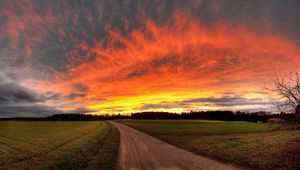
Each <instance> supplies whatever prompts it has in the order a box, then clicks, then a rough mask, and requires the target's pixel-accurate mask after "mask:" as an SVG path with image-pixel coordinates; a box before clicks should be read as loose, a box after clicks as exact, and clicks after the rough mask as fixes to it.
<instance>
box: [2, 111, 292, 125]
mask: <svg viewBox="0 0 300 170" xmlns="http://www.w3.org/2000/svg"><path fill="white" fill-rule="evenodd" d="M294 117H295V114H287V113H280V114H270V113H268V112H264V111H260V112H253V113H249V112H241V111H236V112H234V111H226V110H224V111H222V110H219V111H191V112H188V113H170V112H139V113H132V114H131V115H130V116H128V115H121V114H117V115H91V114H78V113H67V114H55V115H52V116H49V117H46V118H28V117H18V118H5V119H0V120H28V121H98V120H114V119H206V120H222V121H248V122H258V121H261V122H267V120H268V119H270V118H280V119H284V120H287V121H291V120H294Z"/></svg>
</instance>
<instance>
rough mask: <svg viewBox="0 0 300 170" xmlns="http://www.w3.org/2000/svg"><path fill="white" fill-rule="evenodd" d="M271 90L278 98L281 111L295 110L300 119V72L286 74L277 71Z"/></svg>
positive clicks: (297, 117)
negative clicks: (282, 74) (279, 73)
mask: <svg viewBox="0 0 300 170" xmlns="http://www.w3.org/2000/svg"><path fill="white" fill-rule="evenodd" d="M270 90H271V91H272V93H273V94H275V95H276V97H277V99H278V102H277V103H276V106H277V108H278V109H279V110H280V111H293V112H294V113H295V117H296V119H297V120H300V72H298V71H296V72H292V73H290V74H288V75H284V76H278V74H277V73H276V74H275V79H274V80H273V88H271V89H270Z"/></svg>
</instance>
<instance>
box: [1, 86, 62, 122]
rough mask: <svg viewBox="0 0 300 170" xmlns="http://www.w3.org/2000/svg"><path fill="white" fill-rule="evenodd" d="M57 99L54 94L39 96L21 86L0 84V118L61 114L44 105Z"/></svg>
mask: <svg viewBox="0 0 300 170" xmlns="http://www.w3.org/2000/svg"><path fill="white" fill-rule="evenodd" d="M57 97H58V96H57V95H56V94H54V93H50V92H49V93H47V94H38V93H36V92H34V91H32V90H30V89H28V88H25V87H22V86H21V85H17V84H14V83H4V84H3V83H2V82H0V117H28V116H30V117H44V116H48V115H52V114H55V113H60V112H61V111H59V110H58V109H55V108H53V107H50V106H47V105H45V104H44V103H45V102H46V100H52V99H53V98H57Z"/></svg>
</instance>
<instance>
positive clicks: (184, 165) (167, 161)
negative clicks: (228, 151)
mask: <svg viewBox="0 0 300 170" xmlns="http://www.w3.org/2000/svg"><path fill="white" fill-rule="evenodd" d="M111 123H112V124H113V125H114V126H116V127H117V128H118V130H119V132H120V134H121V145H120V150H119V158H118V162H117V166H116V170H165V169H166V170H186V169H187V170H200V169H205V170H206V169H207V170H234V169H239V168H237V167H234V166H232V165H228V164H224V163H220V162H217V161H214V160H211V159H208V158H206V157H203V156H199V155H195V154H193V153H191V152H188V151H186V150H183V149H180V148H177V147H175V146H172V145H169V144H167V143H165V142H162V141H160V140H158V139H156V138H153V137H151V136H149V135H147V134H145V133H143V132H140V131H138V130H135V129H133V128H131V127H128V126H125V125H123V124H120V123H116V122H111Z"/></svg>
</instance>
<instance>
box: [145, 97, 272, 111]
mask: <svg viewBox="0 0 300 170" xmlns="http://www.w3.org/2000/svg"><path fill="white" fill-rule="evenodd" d="M195 104H196V105H198V106H217V107H234V106H257V105H260V106H266V105H270V103H269V102H265V101H263V100H262V99H261V98H250V99H247V98H245V97H243V96H222V97H219V98H215V97H208V98H194V99H189V100H183V101H180V102H162V103H158V104H145V105H144V106H142V107H141V108H140V109H147V110H148V109H161V108H186V109H188V108H190V106H195ZM262 108H264V109H262V110H265V107H262Z"/></svg>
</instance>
